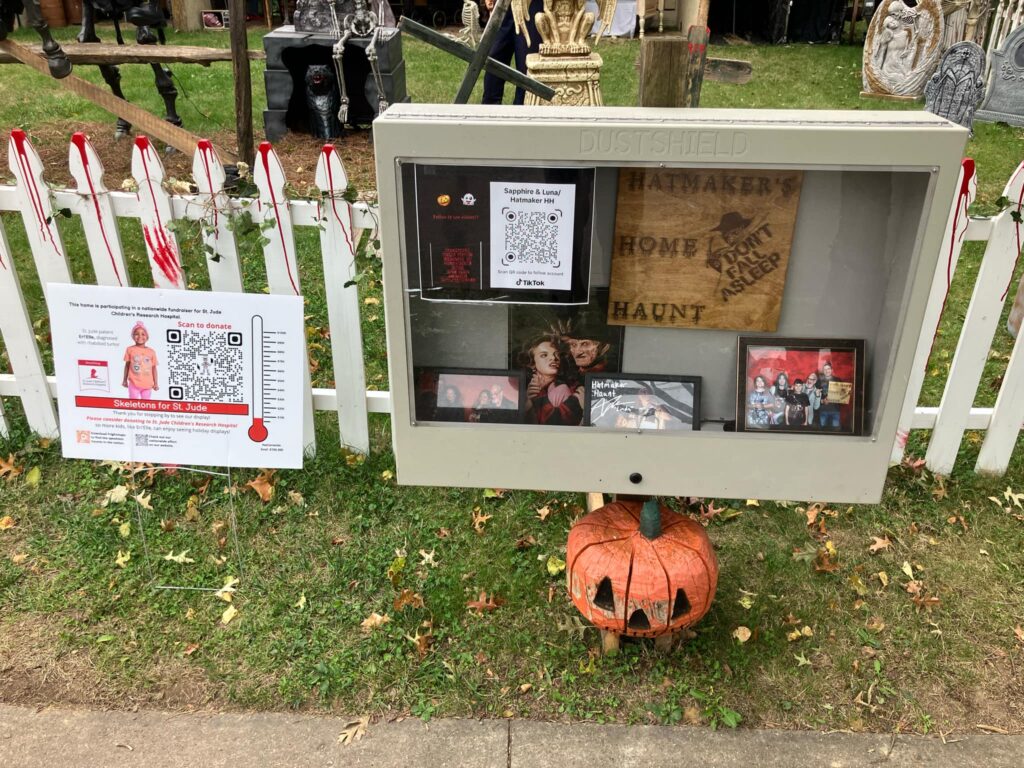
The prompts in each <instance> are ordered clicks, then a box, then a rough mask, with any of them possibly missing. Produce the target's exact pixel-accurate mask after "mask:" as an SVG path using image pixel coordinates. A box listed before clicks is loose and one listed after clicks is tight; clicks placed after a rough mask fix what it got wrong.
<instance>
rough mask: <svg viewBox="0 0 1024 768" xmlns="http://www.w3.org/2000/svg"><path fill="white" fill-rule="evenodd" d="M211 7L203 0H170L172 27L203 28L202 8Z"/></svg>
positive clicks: (184, 28)
mask: <svg viewBox="0 0 1024 768" xmlns="http://www.w3.org/2000/svg"><path fill="white" fill-rule="evenodd" d="M211 7H213V6H212V5H210V4H207V3H204V2H203V0H171V17H172V18H173V20H174V28H175V29H176V30H177V31H178V32H198V31H199V30H201V29H202V28H203V20H202V16H203V9H204V8H211ZM242 18H245V17H244V16H243V17H242Z"/></svg>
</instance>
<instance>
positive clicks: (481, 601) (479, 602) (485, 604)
mask: <svg viewBox="0 0 1024 768" xmlns="http://www.w3.org/2000/svg"><path fill="white" fill-rule="evenodd" d="M501 603H502V601H501V600H498V599H497V598H496V597H495V596H494V595H491V596H490V597H488V596H487V593H486V592H483V591H481V592H480V596H479V597H478V598H477V599H476V600H470V601H469V602H467V603H466V607H467V608H469V609H471V610H474V611H476V612H477V613H478V614H483V612H484V611H493V610H496V609H497V607H498V606H499V605H501Z"/></svg>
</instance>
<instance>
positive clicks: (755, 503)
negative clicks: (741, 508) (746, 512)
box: [747, 499, 761, 507]
mask: <svg viewBox="0 0 1024 768" xmlns="http://www.w3.org/2000/svg"><path fill="white" fill-rule="evenodd" d="M747 506H748V507H760V506H761V502H759V501H758V500H757V499H747Z"/></svg>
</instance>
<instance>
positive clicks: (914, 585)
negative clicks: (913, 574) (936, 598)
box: [905, 579, 924, 595]
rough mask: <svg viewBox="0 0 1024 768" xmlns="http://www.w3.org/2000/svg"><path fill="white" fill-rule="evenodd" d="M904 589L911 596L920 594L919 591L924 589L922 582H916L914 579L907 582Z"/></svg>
mask: <svg viewBox="0 0 1024 768" xmlns="http://www.w3.org/2000/svg"><path fill="white" fill-rule="evenodd" d="M905 589H906V590H907V592H908V593H909V594H911V595H919V594H921V590H922V589H924V582H921V581H917V580H916V579H915V580H914V581H908V582H907V586H906V587H905Z"/></svg>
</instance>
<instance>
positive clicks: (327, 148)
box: [323, 144, 355, 252]
mask: <svg viewBox="0 0 1024 768" xmlns="http://www.w3.org/2000/svg"><path fill="white" fill-rule="evenodd" d="M332 152H334V145H333V144H324V149H323V153H324V160H325V161H326V162H325V163H324V165H326V166H327V186H328V187H330V192H329V194H330V196H331V211H332V212H333V213H334V218H335V219H337V220H338V226H339V227H341V234H343V235H344V236H345V242H346V243H348V247H349V250H350V251H352V252H355V248H354V247H353V246H352V238H351V237H349V234H348V233H349V229H351V227H352V209H351V208H349V211H348V215H349V229H345V222H343V221H342V220H341V215H340V214H339V213H338V201H337V200H336V199H335V196H334V171H332V170H331V153H332ZM339 162H340V160H339Z"/></svg>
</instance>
